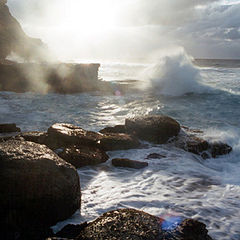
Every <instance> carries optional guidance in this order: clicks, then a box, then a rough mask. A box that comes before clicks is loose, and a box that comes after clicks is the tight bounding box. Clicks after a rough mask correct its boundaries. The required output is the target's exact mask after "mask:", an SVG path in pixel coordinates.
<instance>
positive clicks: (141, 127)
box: [125, 115, 180, 144]
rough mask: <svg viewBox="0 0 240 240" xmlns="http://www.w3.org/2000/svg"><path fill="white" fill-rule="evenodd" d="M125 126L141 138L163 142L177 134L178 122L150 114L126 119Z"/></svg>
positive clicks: (178, 129) (128, 130)
mask: <svg viewBox="0 0 240 240" xmlns="http://www.w3.org/2000/svg"><path fill="white" fill-rule="evenodd" d="M125 126H126V129H127V132H128V133H131V134H133V135H135V136H137V137H138V138H140V139H142V140H146V141H149V142H153V143H159V144H163V143H166V142H167V141H168V140H169V139H170V138H172V137H174V136H177V135H178V133H179V131H180V125H179V123H178V122H177V121H176V120H174V119H172V118H170V117H168V116H164V115H161V116H158V115H151V116H145V117H136V118H131V119H126V121H125Z"/></svg>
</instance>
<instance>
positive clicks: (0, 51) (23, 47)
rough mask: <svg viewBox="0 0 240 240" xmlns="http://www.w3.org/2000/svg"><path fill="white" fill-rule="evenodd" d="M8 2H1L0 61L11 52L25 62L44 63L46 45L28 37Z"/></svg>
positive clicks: (2, 0)
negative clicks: (13, 14)
mask: <svg viewBox="0 0 240 240" xmlns="http://www.w3.org/2000/svg"><path fill="white" fill-rule="evenodd" d="M6 3H7V1H6V0H0V60H3V59H5V58H6V57H7V56H8V55H9V54H11V52H14V53H16V54H17V55H19V56H20V57H22V58H23V59H25V60H37V61H39V60H40V61H42V60H43V55H44V53H45V52H47V51H46V45H45V44H44V43H43V42H42V41H41V40H40V39H36V38H30V37H28V36H27V35H26V34H25V33H24V31H23V29H22V27H21V25H20V24H19V23H18V21H17V20H16V19H15V18H14V17H13V16H12V15H11V13H10V11H9V8H8V6H7V5H6Z"/></svg>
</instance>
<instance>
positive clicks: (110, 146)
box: [100, 133, 140, 151]
mask: <svg viewBox="0 0 240 240" xmlns="http://www.w3.org/2000/svg"><path fill="white" fill-rule="evenodd" d="M139 146H140V142H139V141H138V139H137V138H135V137H133V136H131V135H128V134H124V133H107V134H104V135H102V136H101V140H100V147H101V148H102V149H103V150H105V151H114V150H127V149H132V148H138V147H139Z"/></svg>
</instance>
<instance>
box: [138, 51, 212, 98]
mask: <svg viewBox="0 0 240 240" xmlns="http://www.w3.org/2000/svg"><path fill="white" fill-rule="evenodd" d="M143 75H144V79H145V87H144V88H145V89H146V88H147V89H149V90H153V91H154V92H155V93H157V94H161V95H169V96H181V95H184V94H188V93H204V92H206V91H209V87H208V86H206V85H204V84H203V83H202V76H201V74H200V69H199V68H197V67H196V66H194V65H193V63H192V61H191V57H190V56H188V55H187V54H186V53H185V51H184V50H183V49H181V50H177V51H175V52H174V53H173V54H170V55H165V56H162V57H161V58H160V59H159V61H158V63H156V64H154V65H151V66H150V67H148V68H147V69H146V70H145V71H144V73H143Z"/></svg>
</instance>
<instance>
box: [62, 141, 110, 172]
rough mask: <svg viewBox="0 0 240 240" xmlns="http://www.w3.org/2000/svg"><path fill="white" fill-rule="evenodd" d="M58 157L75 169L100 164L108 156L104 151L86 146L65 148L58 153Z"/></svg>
mask: <svg viewBox="0 0 240 240" xmlns="http://www.w3.org/2000/svg"><path fill="white" fill-rule="evenodd" d="M58 156H60V157H61V158H62V159H64V160H65V161H67V162H69V163H71V164H72V165H73V166H74V167H76V168H81V167H84V166H89V165H96V164H100V163H103V162H106V161H107V160H108V159H109V156H108V155H107V154H106V153H105V152H104V151H102V150H100V149H98V148H95V147H86V146H72V147H68V148H65V149H64V150H63V151H62V152H61V151H60V153H59V154H58Z"/></svg>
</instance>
